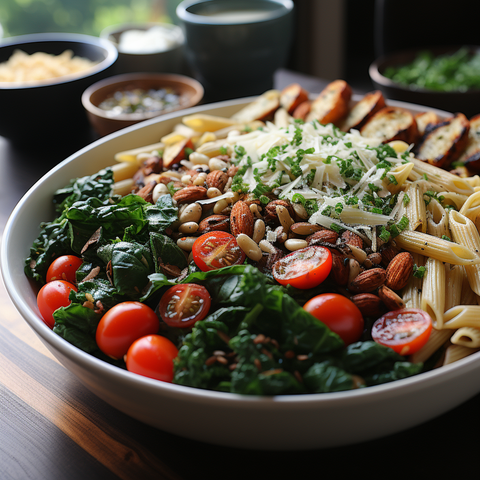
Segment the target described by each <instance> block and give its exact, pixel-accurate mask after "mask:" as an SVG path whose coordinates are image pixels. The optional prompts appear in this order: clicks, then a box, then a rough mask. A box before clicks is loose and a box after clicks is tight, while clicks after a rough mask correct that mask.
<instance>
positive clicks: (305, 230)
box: [290, 222, 322, 235]
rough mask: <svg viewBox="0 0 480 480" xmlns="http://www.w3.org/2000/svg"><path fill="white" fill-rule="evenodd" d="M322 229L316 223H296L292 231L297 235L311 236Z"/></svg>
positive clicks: (291, 228)
mask: <svg viewBox="0 0 480 480" xmlns="http://www.w3.org/2000/svg"><path fill="white" fill-rule="evenodd" d="M321 229H322V227H320V226H319V225H316V224H314V223H308V222H298V223H294V224H293V225H292V226H291V227H290V230H291V231H292V232H293V233H296V234H297V235H311V234H312V233H315V232H318V231H319V230H321Z"/></svg>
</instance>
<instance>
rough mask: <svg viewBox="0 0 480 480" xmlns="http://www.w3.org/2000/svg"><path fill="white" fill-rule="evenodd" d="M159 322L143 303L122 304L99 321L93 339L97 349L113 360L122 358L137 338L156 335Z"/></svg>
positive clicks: (113, 308)
mask: <svg viewBox="0 0 480 480" xmlns="http://www.w3.org/2000/svg"><path fill="white" fill-rule="evenodd" d="M159 328H160V320H159V319H158V317H157V315H156V313H155V312H154V311H153V310H152V309H151V308H150V307H149V306H148V305H145V304H144V303H140V302H122V303H118V304H117V305H115V306H113V307H112V308H111V309H110V310H108V311H107V313H106V314H105V315H104V316H103V317H102V318H101V319H100V322H99V323H98V326H97V332H96V334H95V339H96V341H97V345H98V348H100V350H101V351H102V352H103V353H105V355H108V356H110V357H113V358H122V357H123V356H124V355H125V354H126V353H127V350H128V348H129V347H130V345H131V344H132V343H133V342H134V341H135V340H137V338H140V337H144V336H145V335H149V334H151V333H157V332H158V329H159Z"/></svg>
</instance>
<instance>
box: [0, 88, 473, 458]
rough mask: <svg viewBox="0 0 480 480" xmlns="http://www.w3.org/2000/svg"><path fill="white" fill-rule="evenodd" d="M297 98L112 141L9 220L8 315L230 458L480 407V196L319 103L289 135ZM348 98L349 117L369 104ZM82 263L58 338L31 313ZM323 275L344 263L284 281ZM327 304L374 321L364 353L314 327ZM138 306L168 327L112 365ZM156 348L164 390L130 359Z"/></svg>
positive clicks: (339, 441)
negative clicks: (59, 278) (113, 335)
mask: <svg viewBox="0 0 480 480" xmlns="http://www.w3.org/2000/svg"><path fill="white" fill-rule="evenodd" d="M334 86H335V91H339V88H338V87H339V86H341V85H339V84H338V83H336V84H335V85H334ZM282 93H284V94H283V95H282ZM299 93H302V98H304V93H305V92H301V89H300V88H299V87H298V86H293V87H291V88H290V90H289V91H287V92H277V91H269V92H266V93H265V94H264V95H262V96H260V97H259V98H247V99H241V100H230V101H226V102H221V103H217V104H209V105H202V106H197V107H194V108H191V109H187V110H182V111H179V112H172V113H168V114H165V115H163V116H161V117H156V118H153V119H150V120H147V121H145V122H142V123H141V124H137V125H133V126H130V127H127V128H125V129H122V130H121V131H118V132H115V133H112V134H110V135H107V136H105V137H103V138H101V139H99V140H97V141H96V142H94V143H92V144H91V145H89V146H88V147H86V148H83V149H82V150H81V151H79V152H78V153H76V154H73V155H72V156H70V157H69V158H67V159H66V160H64V161H63V162H62V163H61V164H59V165H57V166H56V167H55V168H54V169H52V170H51V171H50V172H49V173H48V174H47V175H45V176H44V177H43V178H42V179H40V180H39V181H38V182H37V183H36V184H35V185H34V186H33V187H32V189H30V191H29V192H28V193H27V194H26V195H25V196H24V197H23V198H22V199H21V201H20V202H19V203H18V204H17V206H16V208H15V210H14V212H13V213H12V215H11V217H10V219H9V221H8V223H7V226H6V228H5V231H4V235H3V239H2V249H1V260H2V262H1V268H2V275H3V279H4V282H5V285H6V288H7V291H8V293H9V295H10V297H11V299H12V301H13V303H14V304H15V306H16V307H17V309H18V310H19V312H20V313H21V315H22V316H23V317H24V318H25V320H26V322H27V323H28V325H29V326H30V327H31V328H32V329H33V330H34V331H35V333H36V334H37V335H38V336H39V337H40V338H41V339H42V341H43V342H44V343H45V345H46V346H47V347H48V348H49V350H50V351H51V352H52V354H53V355H55V357H56V358H57V359H58V360H59V361H60V362H61V363H62V364H63V365H65V367H66V368H67V369H68V370H70V371H71V372H72V373H73V374H74V375H76V376H77V377H78V378H79V379H80V381H82V383H84V384H85V385H86V387H87V388H89V389H90V390H91V391H92V392H94V393H95V394H96V395H98V396H99V397H100V398H102V399H103V400H104V401H106V402H108V403H109V404H110V405H112V406H114V407H115V408H118V409H119V410H121V411H122V412H124V413H126V414H128V415H130V416H132V417H134V418H136V419H138V420H140V421H142V422H144V423H146V424H148V425H151V426H153V427H156V428H159V429H161V430H163V431H166V432H170V433H174V434H176V435H180V436H184V437H187V438H191V439H195V440H199V441H204V442H208V443H211V444H215V445H223V446H225V445H228V446H231V447H241V448H250V449H251V448H254V449H269V450H292V449H312V448H327V447H334V446H339V445H347V444H353V443H357V442H363V441H367V440H370V439H374V438H380V437H383V436H386V435H389V434H392V433H395V432H400V431H402V430H405V429H408V428H411V427H413V426H415V425H419V424H420V423H423V422H426V421H428V420H430V419H432V418H435V417H437V416H439V415H441V414H442V413H444V412H446V411H448V410H450V409H452V408H454V407H456V406H458V405H460V404H461V403H462V402H465V401H466V400H468V399H469V398H471V397H472V396H474V395H476V394H477V393H478V392H479V391H480V384H479V382H478V376H479V374H480V353H479V352H478V350H479V346H478V345H480V343H478V339H477V338H476V335H477V332H478V327H479V325H478V318H479V309H480V307H479V306H478V304H477V298H478V294H477V293H476V292H477V290H478V286H477V282H478V281H479V273H478V272H479V268H480V267H479V266H480V257H479V256H478V249H479V248H480V245H479V243H480V236H479V234H478V229H477V227H476V226H475V222H476V220H477V217H478V212H479V208H480V207H479V205H480V200H479V195H480V194H479V193H478V192H476V186H477V184H478V183H479V182H478V177H475V176H464V177H460V176H458V175H455V174H454V173H452V172H450V171H447V170H445V169H443V168H440V167H438V166H435V165H432V164H430V163H429V162H424V161H421V160H418V159H416V158H415V156H414V155H413V151H412V147H411V144H410V143H408V142H406V141H404V140H399V139H393V138H385V139H384V141H382V139H378V138H377V139H375V138H372V137H366V136H362V135H360V133H359V130H358V128H350V127H348V128H346V127H341V125H344V123H343V122H344V121H345V118H344V117H345V113H346V112H345V110H343V113H341V115H339V116H338V117H337V118H336V119H335V118H334V119H332V122H331V123H330V122H326V123H323V120H324V119H323V118H320V119H319V117H318V112H319V111H322V109H318V108H317V107H318V104H319V103H321V99H322V97H321V95H320V97H319V100H318V102H317V104H316V106H315V108H310V116H309V119H308V120H307V119H305V121H303V120H300V119H299V118H297V119H295V118H294V116H293V115H292V114H293V112H294V110H295V109H296V107H297V106H298V104H299V102H296V101H295V99H297V98H298V99H300V97H298V94H299ZM345 95H346V96H348V97H349V98H348V102H347V104H348V109H349V110H350V109H352V110H353V109H354V108H355V105H357V104H358V103H359V102H361V101H362V98H360V97H358V96H350V95H348V94H345ZM326 97H328V101H329V102H330V101H331V95H326ZM307 98H308V95H307ZM344 98H345V96H344ZM313 100H315V99H312V101H313ZM342 102H343V100H342ZM360 105H361V106H362V104H361V103H360ZM362 107H363V106H362ZM388 108H395V109H401V112H403V114H405V112H409V113H410V114H411V115H412V116H415V115H416V114H418V113H420V112H423V111H425V109H424V108H422V107H418V106H416V105H411V104H405V103H402V102H393V101H392V102H388ZM361 110H362V111H363V112H365V109H364V108H361ZM339 111H340V110H339ZM350 111H351V110H350ZM398 113H400V111H399V112H398ZM435 113H436V114H437V115H438V116H439V118H440V119H441V120H443V122H445V121H447V119H448V115H449V114H448V113H446V112H439V111H437V112H435ZM392 127H393V125H392ZM342 128H343V130H342ZM376 130H377V129H376ZM392 130H393V128H389V131H390V133H391V132H392ZM365 131H367V130H365ZM402 131H403V129H402ZM415 135H417V136H418V130H417V131H416V133H415ZM417 140H418V138H417ZM282 172H283V173H282ZM75 179H77V180H75ZM92 193H94V194H95V195H93V196H92ZM53 198H55V200H56V203H55V204H56V205H57V206H59V207H61V208H60V209H58V208H57V211H56V212H57V213H56V214H55V215H54V214H53V213H52V212H53V208H52V199H53ZM131 214H132V216H131ZM55 218H57V219H58V220H55ZM41 221H45V222H46V223H43V224H42V227H41V228H43V229H46V230H42V232H40V236H39V229H38V224H39V222H41ZM69 235H72V237H71V238H72V241H71V242H70V241H67V239H68V236H69ZM205 239H206V240H205ZM218 239H220V243H216V242H217V240H218ZM222 239H223V240H225V239H226V241H223V240H222ZM204 240H205V242H204ZM42 242H47V243H42ZM32 245H34V246H35V247H34V248H32ZM69 248H72V249H73V253H74V254H75V255H77V256H79V257H82V256H83V263H82V266H80V267H78V269H77V273H76V277H75V279H73V280H72V282H76V287H75V288H76V289H77V290H76V291H75V292H74V290H71V291H70V292H71V293H70V296H69V301H70V302H71V303H70V304H68V305H66V306H62V307H59V308H58V311H57V310H55V311H54V312H53V314H52V312H50V315H52V318H50V319H48V318H47V316H46V315H47V314H46V313H45V312H44V310H43V307H42V306H41V302H39V300H38V298H39V297H40V293H39V292H40V291H41V289H43V288H44V286H47V287H48V285H49V281H47V282H45V278H44V275H45V272H46V271H47V269H49V268H50V267H49V264H50V261H51V256H50V253H52V254H54V255H55V256H58V255H63V254H67V253H68V254H72V251H70V250H68V249H69ZM44 252H46V253H47V254H45V255H44ZM327 252H330V253H327ZM291 255H293V257H292V256H291ZM59 258H60V257H59ZM292 258H293V259H294V262H289V261H288V259H292ZM317 258H318V259H323V260H322V261H321V263H320V264H321V265H327V264H328V262H327V260H325V259H328V258H329V259H330V260H329V262H330V263H329V264H328V265H327V266H328V269H327V270H328V271H326V270H325V269H323V267H322V268H320V270H321V271H323V273H324V274H326V275H327V276H325V275H322V274H320V273H318V275H317V273H315V274H312V276H316V275H317V278H316V279H315V280H316V282H317V283H315V284H309V285H308V286H305V285H303V286H302V285H300V283H296V284H295V286H294V285H293V281H292V282H291V283H289V279H292V278H296V276H295V271H299V272H301V271H302V268H303V267H302V265H303V266H305V261H306V262H307V264H309V262H311V264H312V265H314V264H315V265H316V263H315V262H317ZM324 260H325V261H324ZM319 261H320V260H319ZM333 264H335V266H334V268H332V265H333ZM52 265H53V263H52ZM128 265H131V266H132V268H128V269H127V270H128V274H125V269H126V268H127V267H128ZM291 266H293V270H290V267H291ZM277 267H278V268H277ZM305 268H307V267H305ZM312 268H313V267H312ZM315 268H316V267H315ZM307 270H308V268H307ZM282 272H283V273H282ZM285 272H290V273H291V274H292V276H288V275H286V274H285ZM47 275H48V271H47ZM306 276H307V277H308V275H306ZM320 277H322V278H320ZM284 280H287V282H286V283H287V285H283V284H281V281H284ZM310 280H311V279H310ZM310 280H309V282H310ZM52 281H53V280H52ZM42 284H43V285H44V286H42ZM172 288H173V289H177V288H179V289H180V291H179V293H178V294H177V293H176V292H177V290H174V291H173V294H172V296H171V297H169V296H168V295H167V292H169V291H170V290H171V289H172ZM202 289H203V290H202ZM204 290H207V294H205V292H204ZM43 291H44V292H45V290H43ZM197 292H198V293H197ZM325 294H326V295H333V296H334V297H335V298H339V297H341V298H342V301H341V304H340V306H341V307H342V308H341V309H343V306H345V305H348V306H349V307H348V308H349V311H350V312H352V315H355V316H356V318H357V319H358V316H357V313H353V312H360V313H361V315H360V316H361V318H363V320H362V323H361V328H360V330H359V331H356V333H355V334H354V335H353V336H354V338H349V339H347V338H345V337H344V336H343V333H342V332H341V331H340V330H338V329H337V327H338V326H336V325H335V322H334V320H335V319H336V318H337V317H338V316H339V313H340V309H335V308H334V311H333V313H332V312H331V313H330V314H329V315H327V316H325V317H323V319H322V320H320V321H319V319H318V318H317V317H316V316H315V315H314V313H313V311H312V310H309V309H308V308H307V303H308V302H310V301H311V300H312V299H314V298H317V297H318V296H321V295H325ZM37 295H38V297H37ZM182 298H183V299H184V300H185V301H186V302H187V303H186V305H188V309H187V310H188V311H187V310H185V315H187V313H188V315H187V317H188V320H189V322H188V323H185V324H183V323H182V321H181V319H180V320H179V318H178V317H180V318H181V315H177V316H176V312H183V310H182V305H181V301H183V300H181V299H182ZM208 298H210V299H209V300H208V301H207V299H208ZM164 299H166V300H165V301H163V300H164ZM123 300H129V301H133V302H134V303H135V304H136V305H137V303H140V304H141V305H143V306H144V307H142V308H145V309H146V310H148V308H147V307H149V308H151V309H152V311H153V312H155V313H154V314H153V315H152V316H149V319H152V318H153V327H152V330H151V331H150V327H149V332H150V333H145V332H144V333H143V334H138V335H137V336H136V337H135V338H136V340H134V339H133V337H132V338H131V339H130V340H129V343H128V345H120V347H119V349H118V350H117V349H116V351H115V352H112V351H109V349H108V347H107V346H106V345H105V344H103V341H102V335H103V333H102V332H105V330H104V327H105V323H106V320H105V321H104V319H105V318H106V316H107V315H108V316H109V317H110V319H111V318H112V316H113V313H114V312H115V311H116V307H117V306H118V305H121V304H122V303H123ZM200 300H201V301H200ZM118 302H120V303H118ZM127 303H128V302H127ZM350 304H352V305H353V306H354V308H353V307H351V305H350ZM190 307H191V311H190ZM367 307H369V308H367ZM122 308H123V307H122ZM204 308H205V309H207V310H208V309H210V310H209V311H208V312H207V311H205V314H206V315H207V316H206V317H204V318H203V319H200V318H197V317H196V315H197V313H199V312H204ZM177 309H178V310H177ZM407 310H408V311H409V312H410V313H411V312H412V311H413V312H415V314H414V315H411V314H410V313H409V314H406V313H405V312H406V311H407ZM148 311H149V310H148ZM342 311H343V310H342ZM110 312H112V314H110ZM395 312H397V313H395ZM419 312H423V313H419ZM109 314H110V315H109ZM155 314H157V316H158V319H155ZM190 315H193V319H194V322H190ZM392 315H393V318H396V320H397V326H399V325H400V327H401V328H400V331H399V335H398V336H397V337H395V336H393V337H395V338H393V339H394V340H395V339H397V340H399V341H401V342H403V344H404V345H405V342H406V344H412V348H411V349H407V350H404V349H403V348H402V349H400V350H398V351H397V350H396V349H394V348H393V347H390V346H385V345H382V344H381V343H380V342H377V340H375V338H374V334H373V330H374V329H375V325H376V324H377V322H378V321H379V320H381V319H385V318H387V319H388V318H390V319H391V318H392ZM386 316H388V317H386ZM420 317H421V318H423V319H426V320H428V322H427V325H428V331H427V334H426V336H424V335H423V332H424V331H426V330H424V328H423V326H422V327H421V328H420V325H418V326H419V328H418V329H417V328H416V327H417V324H416V323H415V322H413V320H416V319H418V318H420ZM80 318H81V319H82V321H79V319H80ZM135 319H136V320H135V322H134V323H135V325H140V319H139V317H135ZM83 320H84V321H83ZM137 320H138V321H137ZM410 320H412V321H410ZM112 321H113V320H112ZM175 322H176V323H175ZM327 324H328V328H327ZM170 327H172V328H170ZM417 330H418V331H417ZM402 332H403V334H402ZM420 333H422V342H421V345H418V344H417V345H416V346H414V345H413V343H414V342H413V343H412V341H413V339H415V338H416V337H417V336H418V335H419V334H420ZM160 337H161V338H162V339H163V340H161V343H163V344H164V345H170V346H169V347H168V348H169V352H170V353H169V358H168V359H166V360H165V362H166V363H165V365H167V366H168V365H170V367H168V368H170V372H168V368H166V370H165V372H166V373H169V375H170V376H164V377H162V378H160V377H158V376H154V375H153V373H152V371H150V372H147V371H146V370H144V371H143V372H140V371H139V370H135V368H134V364H135V362H134V361H133V357H131V355H135V353H134V352H135V351H136V347H135V348H134V346H136V345H141V344H142V343H144V342H151V344H152V345H153V343H156V342H160ZM409 337H410V338H409ZM143 339H148V340H145V341H144V340H143ZM385 339H387V340H388V334H385V337H384V340H385ZM131 342H132V343H131ZM137 342H138V343H137ZM476 342H477V343H476ZM172 344H173V347H172ZM414 347H415V348H414ZM175 348H178V351H176V355H177V356H176V357H175V355H171V352H172V351H175ZM125 351H126V353H125ZM172 357H174V359H173V360H172ZM130 358H132V363H130ZM169 362H170V363H169ZM172 362H173V366H172ZM147 373H148V374H147ZM159 405H161V406H162V408H161V409H159V408H158V406H159ZM165 412H168V415H165ZM392 412H395V414H394V415H392ZM179 418H181V419H182V421H179V420H178V419H179ZM232 432H234V435H232ZM252 432H254V434H252ZM319 432H320V433H319Z"/></svg>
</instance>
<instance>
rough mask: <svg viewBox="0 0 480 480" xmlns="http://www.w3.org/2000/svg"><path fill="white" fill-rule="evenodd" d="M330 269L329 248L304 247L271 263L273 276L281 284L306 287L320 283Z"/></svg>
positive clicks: (330, 256) (330, 255)
mask: <svg viewBox="0 0 480 480" xmlns="http://www.w3.org/2000/svg"><path fill="white" fill-rule="evenodd" d="M331 269H332V254H331V253H330V250H328V249H327V248H324V247H320V246H312V247H305V248H302V249H300V250H297V251H295V252H293V253H290V254H288V255H286V256H285V257H283V258H281V259H280V260H278V262H276V263H275V264H274V265H273V269H272V273H273V277H274V278H275V280H276V281H277V282H278V283H281V284H282V285H288V284H290V285H291V286H292V287H295V288H301V289H307V288H313V287H316V286H317V285H320V284H321V283H322V282H323V281H324V280H325V279H326V278H327V277H328V274H329V273H330V270H331Z"/></svg>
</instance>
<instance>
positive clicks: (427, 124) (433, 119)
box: [415, 110, 440, 137]
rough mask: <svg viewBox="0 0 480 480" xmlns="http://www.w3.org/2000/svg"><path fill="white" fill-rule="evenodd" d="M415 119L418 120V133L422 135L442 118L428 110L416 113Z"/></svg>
mask: <svg viewBox="0 0 480 480" xmlns="http://www.w3.org/2000/svg"><path fill="white" fill-rule="evenodd" d="M415 121H416V122H417V127H418V134H419V135H420V136H421V137H422V136H423V135H425V133H426V132H427V129H428V128H431V127H432V126H434V125H436V124H437V123H440V118H439V117H438V115H437V114H436V113H435V112H432V111H431V110H430V111H427V112H420V113H417V114H416V115H415Z"/></svg>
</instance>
